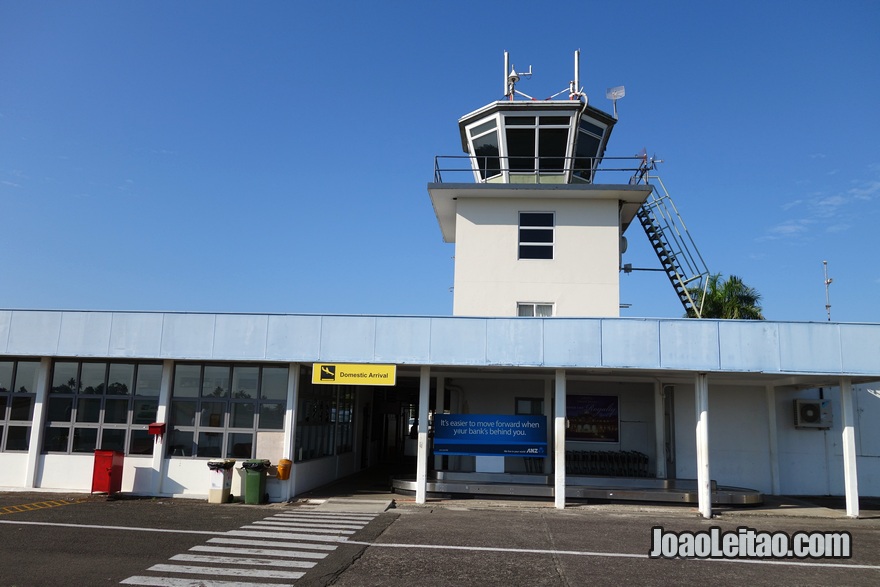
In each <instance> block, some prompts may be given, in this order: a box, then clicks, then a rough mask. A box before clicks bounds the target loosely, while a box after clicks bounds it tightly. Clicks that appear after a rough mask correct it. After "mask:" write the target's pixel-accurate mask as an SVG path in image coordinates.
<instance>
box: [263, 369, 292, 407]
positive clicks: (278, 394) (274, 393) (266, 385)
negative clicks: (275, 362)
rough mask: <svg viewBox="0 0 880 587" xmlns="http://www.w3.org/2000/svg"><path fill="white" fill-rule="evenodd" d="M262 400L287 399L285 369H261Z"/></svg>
mask: <svg viewBox="0 0 880 587" xmlns="http://www.w3.org/2000/svg"><path fill="white" fill-rule="evenodd" d="M260 392H261V393H260V397H261V398H262V399H281V400H286V399H287V367H263V381H262V383H261V385H260Z"/></svg>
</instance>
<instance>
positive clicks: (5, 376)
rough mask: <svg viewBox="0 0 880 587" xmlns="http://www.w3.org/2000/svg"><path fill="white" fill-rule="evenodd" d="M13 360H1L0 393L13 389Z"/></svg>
mask: <svg viewBox="0 0 880 587" xmlns="http://www.w3.org/2000/svg"><path fill="white" fill-rule="evenodd" d="M13 365H14V363H13V362H12V361H0V393H6V392H7V391H9V390H10V389H12V367H13Z"/></svg>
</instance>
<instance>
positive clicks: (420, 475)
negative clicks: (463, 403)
mask: <svg viewBox="0 0 880 587" xmlns="http://www.w3.org/2000/svg"><path fill="white" fill-rule="evenodd" d="M430 397H431V368H430V367H427V366H423V367H422V368H421V370H420V372H419V446H418V457H417V458H418V461H417V464H416V503H425V501H426V500H427V494H428V402H429V401H430Z"/></svg>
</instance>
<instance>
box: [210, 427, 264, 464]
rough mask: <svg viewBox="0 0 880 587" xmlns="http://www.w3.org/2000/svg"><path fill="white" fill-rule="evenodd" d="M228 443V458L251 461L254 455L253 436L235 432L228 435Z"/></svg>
mask: <svg viewBox="0 0 880 587" xmlns="http://www.w3.org/2000/svg"><path fill="white" fill-rule="evenodd" d="M226 442H227V445H228V446H227V447H226V458H228V459H249V458H251V455H253V453H254V435H253V434H248V433H244V432H233V433H230V434H229V435H228V437H227V440H226ZM199 456H201V454H200V455H199Z"/></svg>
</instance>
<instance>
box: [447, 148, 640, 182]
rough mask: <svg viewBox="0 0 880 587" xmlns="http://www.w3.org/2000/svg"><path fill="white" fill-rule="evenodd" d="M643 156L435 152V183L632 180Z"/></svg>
mask: <svg viewBox="0 0 880 587" xmlns="http://www.w3.org/2000/svg"><path fill="white" fill-rule="evenodd" d="M644 168H645V158H644V157H640V156H636V157H555V156H554V157H501V156H498V155H478V156H469V155H438V156H436V157H434V182H435V183H471V182H474V183H510V184H587V183H596V184H606V185H613V184H636V183H639V182H640V181H641V180H642V175H643V170H644Z"/></svg>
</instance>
